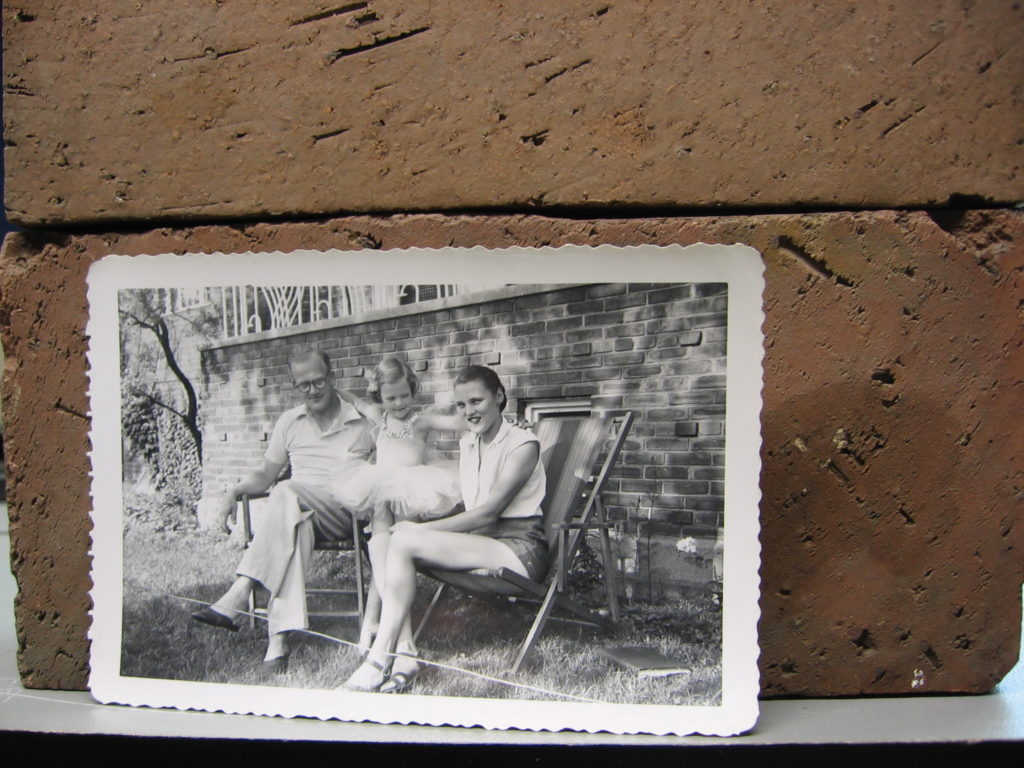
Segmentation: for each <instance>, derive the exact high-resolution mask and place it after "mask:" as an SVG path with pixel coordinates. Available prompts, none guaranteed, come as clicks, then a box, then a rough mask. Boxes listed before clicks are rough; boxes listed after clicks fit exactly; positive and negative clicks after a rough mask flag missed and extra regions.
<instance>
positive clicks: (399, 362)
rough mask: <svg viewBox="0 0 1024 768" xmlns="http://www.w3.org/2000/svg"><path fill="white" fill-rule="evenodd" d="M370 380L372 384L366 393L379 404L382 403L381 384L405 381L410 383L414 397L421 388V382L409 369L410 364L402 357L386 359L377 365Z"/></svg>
mask: <svg viewBox="0 0 1024 768" xmlns="http://www.w3.org/2000/svg"><path fill="white" fill-rule="evenodd" d="M369 379H370V382H369V385H368V386H367V388H366V391H367V393H368V394H369V395H370V399H371V400H373V401H374V402H377V403H379V402H380V385H381V384H394V383H395V382H398V381H401V380H402V379H405V380H406V381H407V382H409V391H410V392H411V393H412V394H413V395H415V394H416V392H418V391H419V388H420V380H419V379H417V378H416V374H415V373H414V372H413V370H412V368H410V367H409V365H408V363H406V362H405V360H403V359H402V358H400V357H385V358H384V359H383V360H381V361H380V362H379V363H377V365H376V367H375V368H374V369H373V372H372V373H371V374H370V376H369Z"/></svg>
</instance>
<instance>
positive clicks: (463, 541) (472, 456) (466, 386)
mask: <svg viewBox="0 0 1024 768" xmlns="http://www.w3.org/2000/svg"><path fill="white" fill-rule="evenodd" d="M507 402H508V398H507V396H506V394H505V388H504V387H503V386H502V384H501V381H500V380H499V378H498V375H497V374H496V373H495V372H494V371H492V370H491V369H490V368H486V367H484V366H478V365H476V366H470V367H468V368H466V369H464V370H463V371H462V372H461V373H460V374H459V375H458V377H457V378H456V379H455V405H456V408H457V409H458V414H459V415H460V416H461V417H462V419H463V420H464V421H465V425H464V428H465V429H467V430H468V433H467V434H466V435H464V436H463V438H462V439H461V440H460V441H459V478H460V481H461V483H462V497H463V501H464V502H465V511H464V512H460V513H458V514H455V515H452V516H451V517H445V518H440V519H437V520H429V521H426V522H413V521H408V520H404V521H400V522H398V523H396V524H395V525H394V526H392V528H391V533H392V536H391V539H390V542H389V544H388V550H387V567H386V573H385V576H384V578H383V592H382V594H381V600H382V608H381V617H380V627H379V629H378V632H377V636H376V638H375V639H374V642H373V644H372V646H371V647H370V652H369V654H368V655H367V657H366V659H365V660H364V661H363V663H362V664H361V665H360V666H359V668H358V669H356V671H355V672H353V673H352V676H351V677H350V678H349V679H348V681H347V682H346V683H345V684H344V686H343V687H344V688H346V689H348V690H355V691H381V692H396V693H397V692H402V691H405V690H408V688H409V687H410V686H411V684H412V681H413V679H414V677H415V676H416V674H417V672H418V671H419V665H418V664H417V662H416V661H415V659H411V658H408V656H403V655H401V654H412V655H415V649H414V647H413V645H412V632H411V624H410V621H409V611H410V609H411V608H412V602H413V597H414V596H415V592H416V564H417V563H421V564H423V565H427V566H430V567H435V568H442V569H447V570H456V571H459V570H467V571H468V570H473V569H476V568H487V569H491V570H497V569H500V568H509V569H511V570H513V571H515V572H516V573H519V574H521V575H523V576H528V577H530V578H538V577H539V576H541V575H542V571H543V569H544V565H545V561H546V548H547V545H546V541H545V538H544V524H543V517H542V513H541V509H540V503H541V501H542V500H543V498H544V485H545V479H544V466H543V465H542V464H541V461H540V444H539V443H538V442H537V438H536V436H534V435H533V433H532V432H529V431H527V430H525V429H520V428H518V427H513V426H512V425H511V424H509V423H508V422H506V421H505V420H504V419H503V418H502V415H501V412H502V411H503V410H504V408H505V405H506V403H507ZM396 648H397V651H398V653H399V654H400V655H399V656H398V657H397V658H396V659H395V661H394V666H393V667H390V664H389V662H390V661H391V658H392V653H393V652H394V651H395V649H396ZM389 667H390V668H391V675H390V678H389V677H388V670H389Z"/></svg>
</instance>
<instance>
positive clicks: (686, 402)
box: [202, 284, 728, 599]
mask: <svg viewBox="0 0 1024 768" xmlns="http://www.w3.org/2000/svg"><path fill="white" fill-rule="evenodd" d="M727 301H728V297H727V293H726V286H725V285H724V284H686V285H667V284H628V285H626V284H599V285H595V284H590V285H571V286H557V287H553V286H536V287H524V286H513V287H509V288H506V289H499V290H495V291H489V292H486V293H484V294H479V295H476V296H461V297H456V298H455V299H447V300H440V301H437V302H427V303H424V304H419V305H413V306H411V307H402V308H399V309H398V310H390V311H388V312H387V313H384V312H379V313H373V314H372V315H370V316H367V318H366V319H364V320H361V321H359V322H352V321H351V320H348V321H334V322H332V323H330V324H323V323H322V324H319V325H318V326H317V327H316V328H314V329H291V331H290V332H288V333H283V332H280V331H279V332H276V333H274V334H258V335H255V336H252V337H248V338H242V339H234V340H231V341H230V342H222V343H220V344H217V345H215V346H213V347H211V348H209V349H206V350H204V351H203V353H202V372H203V373H202V385H203V390H204V393H205V395H204V399H203V422H204V471H203V485H204V495H212V494H217V493H220V492H221V491H222V490H223V489H224V488H226V487H227V486H229V485H230V484H232V483H234V482H236V481H237V480H238V479H239V477H240V476H241V475H243V474H244V473H245V472H246V471H247V470H249V469H251V468H253V467H254V466H256V465H257V463H258V462H259V460H260V458H261V457H262V455H263V452H264V451H265V449H266V445H267V440H268V439H269V436H270V432H271V430H272V429H273V425H274V422H275V420H276V418H277V417H278V415H279V414H280V413H281V412H282V411H283V410H285V409H286V408H288V407H291V406H292V405H293V404H294V403H295V402H296V397H295V395H294V392H293V390H292V388H291V378H290V374H289V371H288V355H289V353H290V351H291V350H292V349H293V348H294V347H295V346H297V345H300V344H310V343H312V344H315V345H316V346H318V347H319V348H320V349H322V350H324V351H325V352H326V353H327V354H328V356H329V357H330V359H331V361H332V363H333V365H334V367H335V372H336V375H337V377H338V380H339V383H340V385H341V386H343V387H346V388H349V389H352V390H353V391H356V392H357V393H359V394H362V393H364V392H365V380H364V376H365V374H366V373H367V372H369V371H370V370H371V369H372V367H373V366H374V365H375V364H376V363H377V362H379V361H380V359H381V358H382V357H385V356H389V355H400V356H403V357H404V358H405V359H406V360H407V361H408V362H409V363H410V365H411V366H412V367H413V368H414V370H415V371H416V373H417V375H418V376H419V379H420V383H421V389H420V396H419V400H420V402H421V403H422V404H423V405H424V406H426V405H431V404H435V403H437V404H444V403H446V402H448V401H449V398H450V392H451V386H452V385H451V380H452V379H453V378H454V376H455V375H456V373H457V372H458V371H459V370H460V369H461V368H462V367H464V366H466V365H469V364H483V365H488V366H491V367H493V368H494V369H495V370H496V371H497V373H498V374H499V376H500V377H501V379H502V381H503V382H504V384H505V386H506V388H507V390H508V395H509V405H508V409H507V412H508V413H513V414H514V413H519V414H522V413H523V412H524V410H525V408H526V407H527V406H528V405H530V404H535V403H538V402H540V401H558V400H560V399H566V400H569V399H571V400H578V399H581V398H582V399H589V400H590V402H591V405H592V407H594V408H610V409H618V408H627V409H630V410H633V411H634V412H635V413H636V421H635V423H634V426H633V429H632V432H631V434H630V436H629V439H628V441H627V442H626V444H625V447H624V450H623V453H622V456H621V459H620V462H619V466H617V467H616V468H615V471H614V473H613V474H612V476H611V480H610V482H609V484H608V492H607V494H606V495H605V503H606V507H607V509H608V512H609V515H610V517H611V518H612V519H613V520H615V521H617V523H618V525H617V530H616V550H617V552H616V554H617V557H618V558H619V562H620V564H621V566H622V568H623V571H624V574H625V576H626V590H627V593H628V594H629V595H630V596H633V597H637V598H639V599H664V598H666V597H670V596H671V595H672V594H673V593H675V592H678V591H679V590H682V589H687V588H693V587H705V586H706V585H707V584H708V583H709V582H712V581H713V580H716V579H718V578H720V573H721V571H720V568H721V564H720V562H719V563H717V565H716V558H720V557H721V551H720V546H719V544H718V542H719V541H720V534H721V530H722V525H723V516H724V512H725V507H724V477H725V437H724V425H725V374H726V314H727V312H726V310H727ZM437 447H438V449H439V450H440V451H442V452H448V454H449V455H454V453H453V452H454V449H455V447H456V445H455V440H454V439H453V437H452V436H446V437H445V439H442V440H440V441H439V442H438V446H437ZM677 545H678V546H677Z"/></svg>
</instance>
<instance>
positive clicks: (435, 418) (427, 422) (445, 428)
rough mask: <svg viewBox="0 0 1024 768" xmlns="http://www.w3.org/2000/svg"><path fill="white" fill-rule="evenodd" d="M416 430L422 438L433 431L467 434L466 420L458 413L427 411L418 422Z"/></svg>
mask: <svg viewBox="0 0 1024 768" xmlns="http://www.w3.org/2000/svg"><path fill="white" fill-rule="evenodd" d="M415 429H416V431H417V433H418V434H419V435H420V436H423V435H426V433H427V432H430V431H431V430H436V431H438V432H465V431H466V419H465V418H464V417H463V416H462V415H461V414H458V413H433V412H429V411H425V412H423V413H421V414H420V417H419V418H418V419H417V420H416V426H415Z"/></svg>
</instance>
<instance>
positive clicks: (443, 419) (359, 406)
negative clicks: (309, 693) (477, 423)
mask: <svg viewBox="0 0 1024 768" xmlns="http://www.w3.org/2000/svg"><path fill="white" fill-rule="evenodd" d="M418 389H419V381H418V380H417V379H416V374H415V373H414V372H413V371H412V369H411V368H409V366H408V365H407V364H406V363H405V362H404V361H403V360H401V359H399V358H397V357H390V358H385V359H384V360H382V361H381V362H380V364H379V365H377V367H376V368H375V369H374V371H373V373H372V374H371V376H370V384H369V386H368V388H367V391H368V393H369V395H370V398H371V399H370V400H364V399H362V398H360V397H357V396H356V395H354V394H352V393H351V392H347V391H345V390H343V389H338V394H339V395H340V396H341V397H342V399H344V400H346V401H347V402H349V403H351V404H352V405H353V406H355V408H356V410H358V411H359V412H360V413H361V414H362V415H363V417H364V418H366V419H367V420H368V421H369V422H370V423H371V424H373V425H374V426H375V427H376V430H377V437H376V447H377V458H376V463H375V464H366V465H362V466H360V467H359V468H357V469H355V470H353V471H350V472H347V473H346V474H345V475H344V476H342V477H339V478H338V479H337V480H336V481H335V483H334V488H333V490H334V496H335V498H336V499H337V500H338V502H339V503H341V504H342V506H344V507H346V508H347V509H349V510H351V511H352V512H353V513H355V514H356V516H358V517H361V518H363V519H368V518H372V520H373V529H372V530H373V534H372V536H371V539H370V543H369V549H370V564H371V566H372V569H373V585H372V587H371V590H370V596H369V600H368V602H367V609H366V616H365V617H364V620H363V628H362V631H361V632H360V637H359V645H360V647H361V648H363V649H366V648H368V647H369V644H370V641H371V639H372V636H373V633H374V632H375V630H376V624H377V620H378V614H379V610H380V600H379V597H378V595H379V590H378V589H377V587H378V586H379V585H380V584H382V583H383V579H384V568H385V567H386V558H387V544H388V539H389V538H390V533H389V529H390V527H391V526H392V525H394V523H395V522H396V521H397V520H412V521H423V520H431V519H435V518H438V517H445V516H446V515H449V514H451V512H452V510H453V508H454V507H455V506H456V505H457V504H458V503H459V502H460V501H461V500H462V490H461V487H460V485H459V477H458V475H457V473H456V472H455V471H454V469H451V470H450V469H446V468H444V467H441V466H437V465H428V464H425V463H424V461H425V459H426V454H427V436H428V435H429V433H430V432H431V430H454V429H458V430H464V429H465V422H464V420H463V419H461V418H460V417H458V416H455V415H451V416H447V415H444V414H433V413H430V414H428V413H423V412H422V411H420V410H419V409H418V408H416V407H415V406H414V404H413V401H414V399H415V397H416V392H417V391H418Z"/></svg>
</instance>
